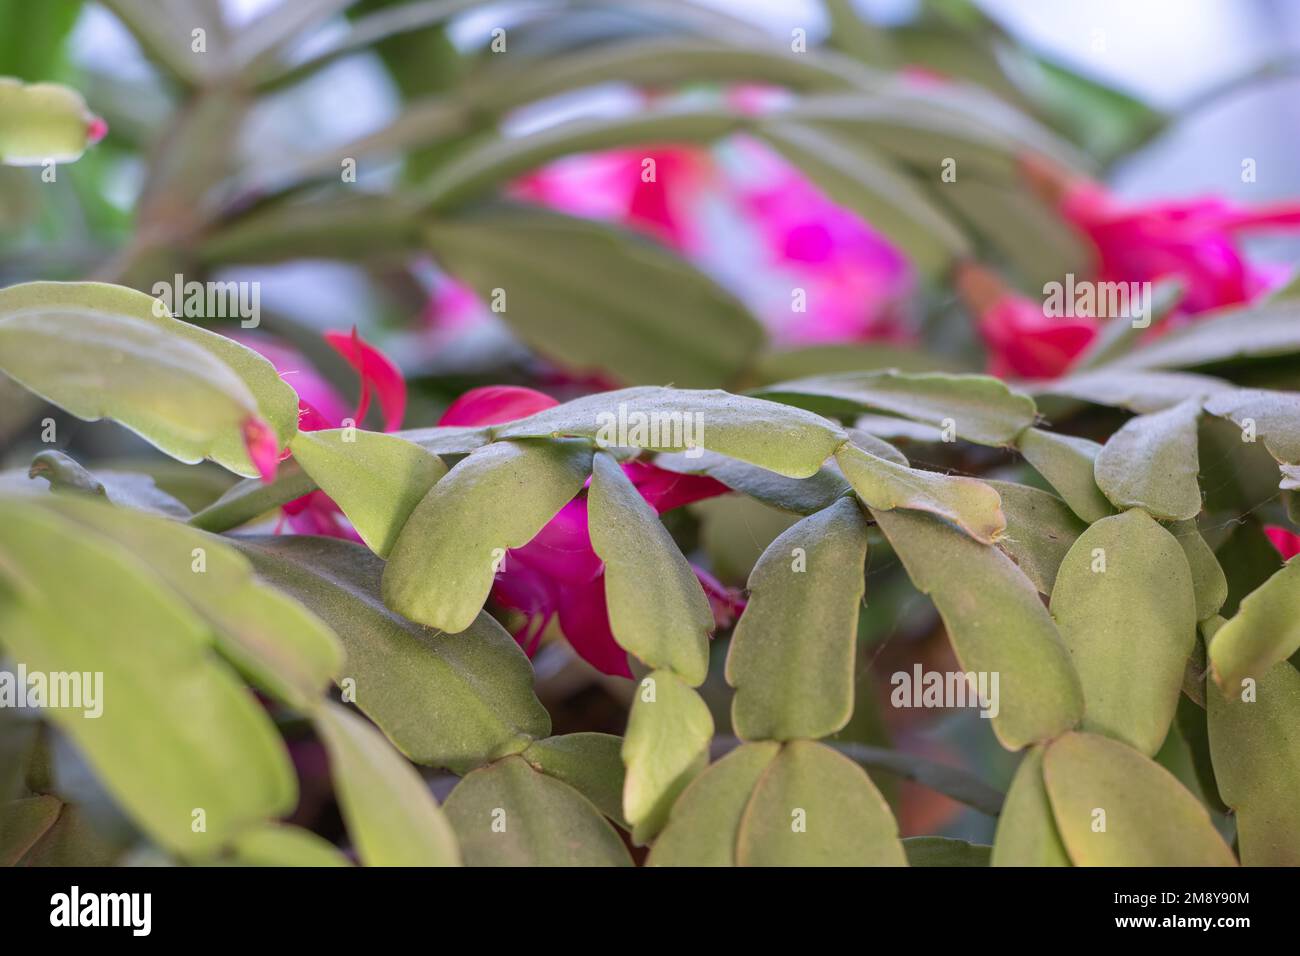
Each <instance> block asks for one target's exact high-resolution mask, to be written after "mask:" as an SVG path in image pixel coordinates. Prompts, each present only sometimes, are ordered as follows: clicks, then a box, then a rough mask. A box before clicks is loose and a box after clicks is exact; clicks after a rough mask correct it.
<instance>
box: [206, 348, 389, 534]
mask: <svg viewBox="0 0 1300 956" xmlns="http://www.w3.org/2000/svg"><path fill="white" fill-rule="evenodd" d="M232 337H233V338H236V339H238V340H239V341H240V342H242V343H243V344H244V345H246V346H248V347H249V348H251V349H253V350H254V351H256V352H259V353H261V355H262V356H264V357H265V358H266V359H267V360H268V361H270V363H271V364H272V365H274V366H275V370H276V371H277V372H279V373H280V377H281V378H283V379H284V380H285V381H286V382H288V383H289V384H290V385H291V386H292V387H293V389H294V391H295V392H297V394H298V427H299V428H300V429H301V430H302V431H319V430H321V429H324V428H341V427H343V425H344V423H345V422H347V421H349V420H350V421H351V422H352V423H353V424H357V425H359V424H360V423H361V422H362V420H363V419H364V418H365V415H366V412H367V411H368V410H369V408H370V401H371V395H372V394H373V395H375V396H376V397H377V398H378V400H379V407H380V409H381V411H382V412H383V418H384V430H385V431H396V430H397V429H398V428H401V426H402V416H403V415H404V414H405V412H406V381H405V379H403V378H402V373H401V372H400V371H399V370H398V368H397V366H396V365H394V364H393V363H392V361H391V360H390V359H389V358H388V357H387V356H386V355H384V354H383V353H382V352H380V351H379V350H378V349H376V348H375V347H374V346H372V345H369V344H368V343H366V342H365V341H363V340H362V338H361V336H360V335H359V334H358V333H357V330H356V329H355V328H353V330H352V331H351V332H335V331H331V332H326V333H324V338H325V341H326V342H328V343H329V344H330V346H331V347H332V348H333V349H334V350H335V351H336V352H338V353H339V355H341V356H343V358H344V359H346V360H347V362H348V364H349V365H351V366H352V367H353V368H354V369H356V372H357V375H358V376H359V377H360V379H361V395H360V397H359V398H358V400H357V406H356V408H355V409H353V410H351V411H349V410H348V405H347V402H346V400H345V399H344V398H343V397H342V396H340V395H339V393H338V392H337V391H336V390H335V389H334V386H332V385H330V383H329V382H327V381H325V379H324V378H322V377H321V376H320V374H319V373H318V372H317V371H316V370H315V369H314V368H312V366H311V363H309V362H308V361H307V360H306V359H305V358H304V357H303V356H302V355H300V354H299V353H298V352H297V351H295V350H294V349H291V348H289V347H287V346H284V345H281V344H279V343H278V342H276V341H274V340H272V339H269V338H267V337H265V336H261V335H249V334H245V333H241V334H240V335H237V336H232ZM254 440H257V441H259V442H260V444H259V445H258V446H257V448H258V450H257V453H256V455H254V447H255V446H254V444H253V441H254ZM245 441H246V443H247V444H248V445H249V453H250V456H253V459H254V463H255V464H257V467H258V470H259V471H260V472H261V473H262V477H263V480H266V481H269V480H270V478H271V477H274V475H275V466H274V463H273V462H272V463H270V464H269V469H268V467H265V466H266V465H267V464H268V451H267V445H266V439H265V437H259V436H258V435H257V434H256V430H254V434H253V436H252V438H250V432H249V428H248V427H247V426H246V427H245ZM271 443H272V444H274V439H271ZM272 453H275V454H276V457H277V458H278V452H276V450H274V449H272ZM286 457H287V453H286ZM268 472H269V475H270V477H268ZM283 511H284V515H285V519H286V520H287V521H288V523H289V526H290V527H291V528H293V530H294V531H295V532H296V533H297V534H317V535H325V536H327V537H332V538H350V539H352V540H354V541H360V540H361V538H360V536H359V535H358V534H357V533H356V531H355V530H353V528H352V526H351V525H349V524H347V522H346V521H345V520H344V518H343V513H342V512H341V511H340V510H339V506H338V505H336V504H335V503H334V502H333V501H332V500H331V499H330V497H329V496H328V495H327V494H325V492H323V491H313V492H310V493H308V494H306V495H303V496H302V497H301V498H295V499H294V500H293V501H290V502H288V503H286V504H285V505H284V507H283Z"/></svg>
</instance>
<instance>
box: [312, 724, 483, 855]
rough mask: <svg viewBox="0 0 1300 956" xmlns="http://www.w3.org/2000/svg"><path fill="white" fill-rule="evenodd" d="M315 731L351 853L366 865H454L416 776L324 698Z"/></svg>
mask: <svg viewBox="0 0 1300 956" xmlns="http://www.w3.org/2000/svg"><path fill="white" fill-rule="evenodd" d="M315 719H316V729H317V731H318V732H319V733H320V735H321V739H322V740H323V741H324V742H325V749H326V751H327V752H328V753H329V760H330V776H331V778H332V779H333V781H334V789H335V792H336V793H337V794H338V799H339V807H340V808H341V809H342V811H343V820H344V822H345V823H346V824H347V828H348V835H349V836H350V837H351V838H352V843H353V845H354V846H355V847H356V849H357V855H358V856H360V857H361V862H362V863H364V864H365V865H366V866H457V865H458V864H459V863H460V853H459V851H458V848H457V846H456V837H455V834H454V833H453V832H452V828H451V825H450V824H449V823H448V822H447V818H446V817H445V816H444V815H443V812H442V811H441V810H440V809H439V808H438V802H437V801H436V800H434V799H433V794H432V793H431V792H430V791H429V788H428V786H427V785H426V784H425V782H424V780H423V778H421V776H420V774H419V773H418V772H416V770H415V768H413V767H412V766H411V765H410V764H408V763H407V762H406V761H405V760H403V759H402V757H401V755H399V754H398V753H397V751H395V750H394V749H393V748H392V746H391V745H390V744H389V743H388V741H387V740H385V739H384V735H383V734H381V733H380V732H379V731H378V730H376V729H375V728H374V726H373V725H371V724H370V723H368V722H367V721H366V720H365V718H363V717H359V716H357V715H356V714H354V713H352V711H350V710H348V709H347V708H346V707H343V706H341V705H339V704H335V703H334V702H332V701H327V702H326V703H325V704H324V705H323V706H322V707H321V708H320V709H319V710H317V712H316V715H315Z"/></svg>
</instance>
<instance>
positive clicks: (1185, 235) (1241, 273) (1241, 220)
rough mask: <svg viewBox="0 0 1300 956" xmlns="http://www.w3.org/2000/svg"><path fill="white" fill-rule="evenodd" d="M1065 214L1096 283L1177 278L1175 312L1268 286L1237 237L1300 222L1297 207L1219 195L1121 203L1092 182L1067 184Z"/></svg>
mask: <svg viewBox="0 0 1300 956" xmlns="http://www.w3.org/2000/svg"><path fill="white" fill-rule="evenodd" d="M1061 211H1062V213H1063V214H1064V216H1065V218H1066V219H1067V220H1069V221H1070V222H1071V223H1073V224H1074V225H1075V226H1076V227H1077V228H1078V229H1079V230H1080V231H1081V232H1083V233H1084V235H1086V236H1087V237H1088V239H1089V240H1091V242H1092V245H1093V246H1094V247H1095V248H1096V251H1097V263H1098V268H1097V278H1098V280H1099V281H1102V282H1155V281H1156V280H1158V279H1163V278H1167V277H1171V278H1176V279H1179V280H1180V281H1181V282H1182V283H1183V284H1184V286H1185V289H1186V291H1185V292H1184V294H1183V297H1182V300H1181V301H1180V302H1179V305H1178V310H1177V312H1176V313H1175V316H1174V322H1175V324H1176V323H1177V321H1178V318H1179V317H1180V316H1189V315H1195V314H1197V313H1199V312H1206V311H1209V310H1211V309H1218V308H1222V307H1224V306H1229V305H1237V304H1240V303H1242V302H1249V301H1250V300H1251V299H1253V298H1254V297H1255V296H1256V295H1258V294H1259V293H1261V292H1263V291H1265V290H1266V289H1267V288H1268V286H1269V277H1268V275H1267V273H1265V272H1263V271H1261V270H1260V269H1257V268H1254V267H1252V266H1251V264H1250V263H1248V262H1247V261H1246V259H1245V257H1244V256H1243V255H1242V253H1241V250H1240V248H1239V245H1238V240H1239V237H1240V236H1241V235H1242V234H1243V233H1246V232H1251V231H1257V230H1264V229H1295V228H1297V227H1300V205H1298V204H1294V203H1291V204H1279V205H1275V206H1268V207H1262V208H1260V209H1254V210H1250V209H1243V208H1241V207H1238V206H1235V205H1233V204H1232V203H1229V202H1225V201H1224V200H1221V199H1199V200H1184V201H1174V202H1162V203H1144V204H1140V205H1133V206H1126V205H1124V204H1122V203H1120V202H1118V201H1117V200H1116V199H1115V198H1114V197H1112V196H1111V195H1109V194H1108V193H1107V192H1106V190H1105V189H1104V188H1103V187H1101V186H1099V185H1097V184H1096V183H1091V182H1084V183H1078V184H1075V185H1073V186H1072V187H1071V188H1070V189H1069V190H1068V191H1067V192H1066V194H1065V196H1064V197H1063V199H1062V202H1061Z"/></svg>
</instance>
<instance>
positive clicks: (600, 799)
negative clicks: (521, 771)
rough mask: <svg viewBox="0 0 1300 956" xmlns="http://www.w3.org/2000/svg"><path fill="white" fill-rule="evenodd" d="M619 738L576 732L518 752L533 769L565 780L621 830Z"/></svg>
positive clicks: (627, 827)
mask: <svg viewBox="0 0 1300 956" xmlns="http://www.w3.org/2000/svg"><path fill="white" fill-rule="evenodd" d="M622 748H623V738H622V737H615V736H614V735H613V734H597V733H589V732H584V733H576V734H564V735H562V736H559V737H547V738H545V739H543V740H535V741H533V742H532V743H531V744H529V746H528V749H527V750H525V751H524V752H523V753H522V754H521V756H522V757H523V758H524V759H525V760H527V761H528V763H529V765H530V766H531V767H532V768H533V769H534V770H539V771H541V772H542V773H544V774H547V775H548V776H551V777H554V778H555V779H556V780H561V781H563V782H564V783H567V784H568V785H569V786H571V787H572V788H573V789H574V790H577V791H578V792H579V793H580V794H582V795H583V796H584V797H586V798H587V799H588V800H590V801H591V802H592V803H593V804H595V805H596V809H598V810H599V811H600V812H601V813H603V814H605V816H607V817H608V818H609V819H611V820H613V821H614V822H615V823H617V824H618V825H619V826H621V827H623V829H625V830H631V829H632V827H631V825H630V824H629V823H628V822H627V818H626V817H624V816H623V779H624V771H623V756H622Z"/></svg>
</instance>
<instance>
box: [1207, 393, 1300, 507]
mask: <svg viewBox="0 0 1300 956" xmlns="http://www.w3.org/2000/svg"><path fill="white" fill-rule="evenodd" d="M1205 411H1206V413H1208V414H1210V415H1216V416H1219V417H1221V418H1226V419H1228V420H1229V421H1232V422H1234V423H1235V424H1237V425H1238V426H1240V427H1241V428H1242V429H1243V439H1244V437H1245V431H1244V429H1246V428H1247V427H1249V428H1250V430H1251V437H1252V439H1253V438H1254V437H1255V436H1258V438H1259V439H1262V440H1263V442H1264V447H1265V448H1267V449H1268V452H1269V454H1270V455H1272V456H1273V457H1274V458H1275V459H1277V461H1278V463H1279V464H1282V465H1295V464H1297V463H1300V395H1297V394H1296V393H1294V392H1270V391H1264V390H1262V389H1234V390H1232V391H1228V392H1221V393H1219V394H1217V395H1214V396H1213V397H1211V398H1210V399H1209V401H1207V402H1206V403H1205ZM1283 471H1284V473H1285V471H1286V469H1283ZM1289 477H1291V478H1292V479H1293V480H1294V477H1295V476H1294V475H1292V476H1289ZM1284 487H1285V485H1284Z"/></svg>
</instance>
